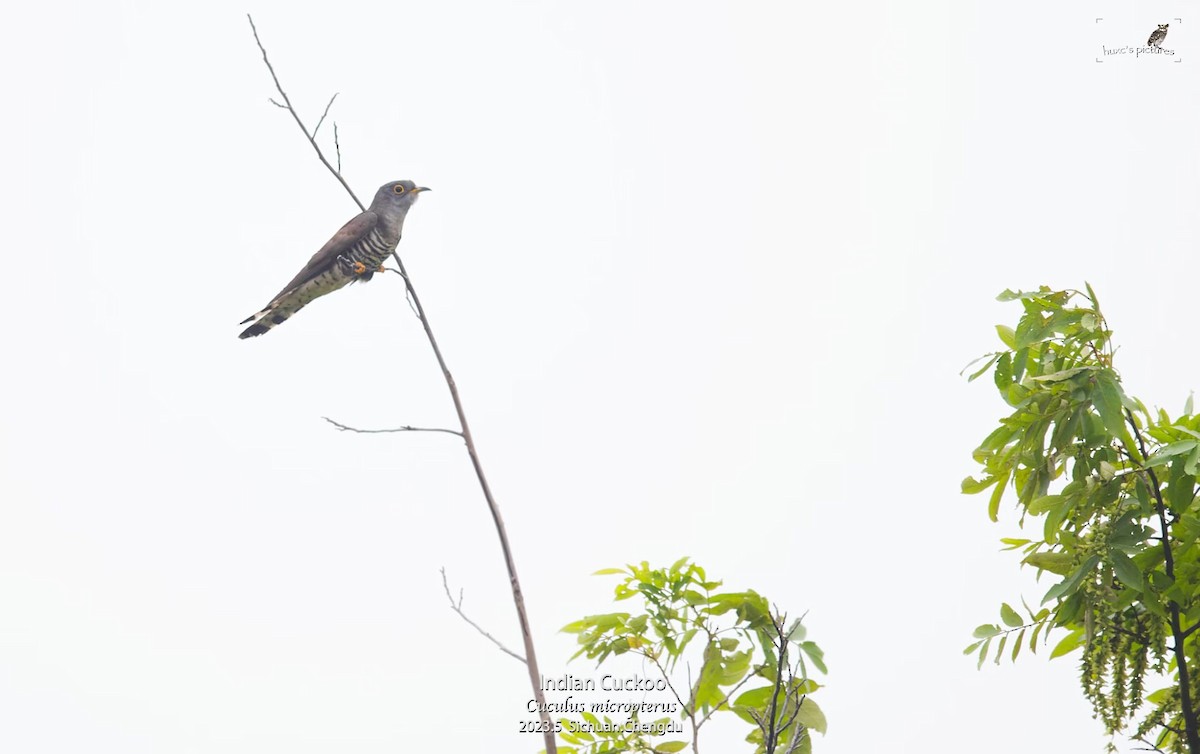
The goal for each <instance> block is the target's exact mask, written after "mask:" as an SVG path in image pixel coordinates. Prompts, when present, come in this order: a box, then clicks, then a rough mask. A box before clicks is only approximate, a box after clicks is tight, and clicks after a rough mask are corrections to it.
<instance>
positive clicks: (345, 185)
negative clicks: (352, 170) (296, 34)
mask: <svg viewBox="0 0 1200 754" xmlns="http://www.w3.org/2000/svg"><path fill="white" fill-rule="evenodd" d="M246 19H247V20H249V21H250V30H251V31H253V32H254V42H255V43H256V44H257V45H258V49H259V50H260V51H261V52H262V57H263V62H264V63H266V64H267V70H268V71H270V72H271V79H272V80H273V81H274V82H275V90H276V91H278V92H279V96H280V97H283V101H284V105H280V104H279V103H278V102H274V100H272V102H273V103H274V104H276V105H278V106H279V107H284V106H285V105H286V109H287V111H288V112H289V113H291V114H292V117H293V118H294V119H295V120H296V125H297V126H300V130H301V131H303V132H304V138H306V139H308V143H309V144H312V148H313V149H315V150H316V151H317V157H319V158H321V164H322V165H324V166H325V167H327V168H329V172H330V173H333V177H334V178H337V180H338V183H340V184H342V188H344V189H346V193H347V194H349V195H350V198H351V199H353V200H354V203H355V204H357V205H358V208H359V209H360V210H362V211H363V212H366V210H367V208H366V207H365V206H363V203H362V202H360V201H359V200H358V197H357V196H356V195H355V194H354V190H353V189H351V188H350V184H348V183H346V179H345V178H343V177H342V170H341V165H340V164H339V165H338V169H337V170H334V169H333V165H330V164H329V160H326V159H325V155H324V153H322V152H321V148H320V147H319V146H317V142H316V139H314V138H313V136H312V134H310V133H309V132H308V128H306V127H305V125H304V121H302V120H300V116H299V114H297V113H296V108H294V107H292V101H291V100H290V99H288V96H287V92H285V91H283V86H282V85H281V84H280V83H279V77H278V76H276V75H275V67H274V66H272V65H271V61H270V60H269V59H268V58H267V49H266V48H265V47H263V43H262V40H261V39H259V38H258V28H257V27H256V26H255V25H254V19H253V18H252V17H251V16H250V14H249V13H247V14H246Z"/></svg>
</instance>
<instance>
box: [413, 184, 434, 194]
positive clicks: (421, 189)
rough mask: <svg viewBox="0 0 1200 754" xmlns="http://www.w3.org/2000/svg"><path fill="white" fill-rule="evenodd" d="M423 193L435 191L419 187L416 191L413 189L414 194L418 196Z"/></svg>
mask: <svg viewBox="0 0 1200 754" xmlns="http://www.w3.org/2000/svg"><path fill="white" fill-rule="evenodd" d="M422 191H433V189H431V188H425V187H424V186H417V187H416V188H415V189H413V193H416V194H419V193H421V192H422Z"/></svg>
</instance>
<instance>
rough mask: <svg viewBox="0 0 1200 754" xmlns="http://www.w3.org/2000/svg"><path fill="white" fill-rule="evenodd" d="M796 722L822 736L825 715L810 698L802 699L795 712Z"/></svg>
mask: <svg viewBox="0 0 1200 754" xmlns="http://www.w3.org/2000/svg"><path fill="white" fill-rule="evenodd" d="M796 722H798V723H800V724H801V725H803V726H804V727H805V728H811V729H813V730H815V731H817V732H818V733H821V734H822V735H824V733H825V713H824V712H822V711H821V708H820V707H818V706H817V703H816V702H814V701H813V700H812V698H810V697H807V696H806V697H804V701H803V702H801V703H800V709H799V710H798V711H797V712H796Z"/></svg>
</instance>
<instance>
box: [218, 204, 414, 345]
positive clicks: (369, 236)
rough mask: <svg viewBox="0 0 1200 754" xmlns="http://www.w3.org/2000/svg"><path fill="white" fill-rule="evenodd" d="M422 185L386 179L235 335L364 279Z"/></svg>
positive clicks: (390, 246) (276, 321)
mask: <svg viewBox="0 0 1200 754" xmlns="http://www.w3.org/2000/svg"><path fill="white" fill-rule="evenodd" d="M428 190H429V189H427V188H425V187H424V186H417V185H416V184H415V183H413V182H412V181H392V182H391V183H385V184H384V185H383V186H380V187H379V190H378V191H376V192H375V200H374V201H372V202H371V206H370V207H368V208H367V211H366V212H363V213H362V214H360V215H359V216H358V217H356V218H354V219H353V220H351V221H350V222H348V223H346V224H345V225H343V226H342V229H341V230H339V231H338V232H337V233H335V234H334V236H333V238H331V239H329V242H328V243H326V244H325V245H324V246H322V247H321V250H320V251H318V252H317V253H316V254H314V255H313V258H312V259H310V260H308V264H306V265H304V269H302V270H300V272H299V273H298V274H297V275H296V277H294V278H292V280H291V282H290V283H288V284H287V285H285V286H284V287H283V290H281V291H280V292H279V293H278V294H276V296H275V298H273V299H271V303H269V304H267V305H266V306H264V307H263V308H262V311H260V312H258V313H257V314H253V315H251V316H249V317H247V318H246V319H244V320H242V324H243V325H244V324H246V323H247V322H253V324H252V325H250V326H249V327H247V328H246V329H245V330H243V331H242V334H241V335H239V336H238V337H239V338H253V337H254V336H256V335H262V334H263V333H265V332H267V331H268V330H270V329H271V328H273V327H275V326H276V325H281V324H283V323H284V322H286V321H287V319H288V317H290V316H292V315H293V314H295V313H296V312H298V311H300V310H301V309H303V308H304V307H305V306H306V305H308V303H309V302H311V301H312V300H313V299H315V298H318V297H320V296H324V295H325V294H326V293H332V292H334V291H336V290H337V289H339V288H343V287H345V286H347V285H349V284H350V283H353V282H355V281H356V280H370V279H371V276H372V275H374V274H375V272H376V271H377V270H378V268H379V266H380V265H381V264H382V263H383V260H384V259H385V258H386V257H387V256H388V255H389V254H391V253H392V251H393V250H395V248H396V244H398V243H400V233H401V231H402V230H403V229H404V217H405V215H407V214H408V210H409V209H410V208H411V207H412V206H413V205H414V204H416V202H417V196H418V195H419V194H420V193H421V192H422V191H428Z"/></svg>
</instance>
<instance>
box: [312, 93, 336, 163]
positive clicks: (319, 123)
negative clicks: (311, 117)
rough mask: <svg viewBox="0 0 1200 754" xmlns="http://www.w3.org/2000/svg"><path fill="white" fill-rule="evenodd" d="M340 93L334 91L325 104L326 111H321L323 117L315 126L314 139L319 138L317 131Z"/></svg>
mask: <svg viewBox="0 0 1200 754" xmlns="http://www.w3.org/2000/svg"><path fill="white" fill-rule="evenodd" d="M338 94H339V92H334V93H333V96H332V97H330V98H329V104H328V105H326V106H325V112H323V113H321V119H320V120H319V121H317V125H316V127H314V128H313V134H312V137H313V138H314V139H315V138H317V131H320V130H321V124H322V123H324V122H325V117H326V116H328V115H329V108H331V107H333V101H334V100H335V99H337V96H338ZM341 169H342V163H341V162H340V161H339V162H338V170H339V171H341Z"/></svg>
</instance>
